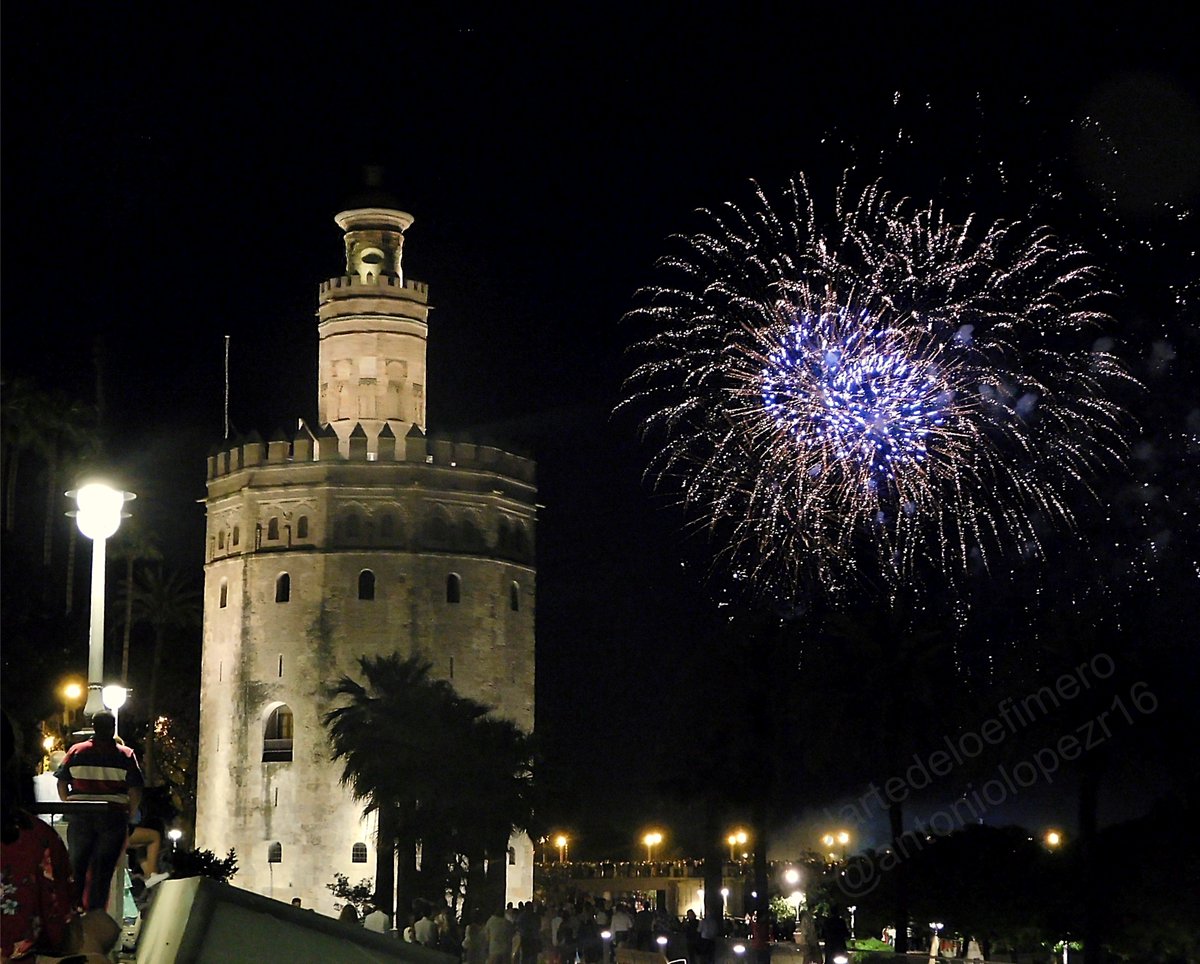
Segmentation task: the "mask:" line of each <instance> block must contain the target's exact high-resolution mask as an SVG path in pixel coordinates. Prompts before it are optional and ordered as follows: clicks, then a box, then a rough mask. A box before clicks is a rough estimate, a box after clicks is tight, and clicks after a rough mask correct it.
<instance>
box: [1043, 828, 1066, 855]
mask: <svg viewBox="0 0 1200 964" xmlns="http://www.w3.org/2000/svg"><path fill="white" fill-rule="evenodd" d="M1042 839H1043V840H1044V841H1045V842H1046V846H1047V847H1049V848H1050V849H1051V850H1056V849H1058V848H1059V847H1061V846H1062V842H1063V835H1062V833H1061V832H1059V831H1058V830H1047V831H1046V835H1045V836H1044V837H1043V838H1042Z"/></svg>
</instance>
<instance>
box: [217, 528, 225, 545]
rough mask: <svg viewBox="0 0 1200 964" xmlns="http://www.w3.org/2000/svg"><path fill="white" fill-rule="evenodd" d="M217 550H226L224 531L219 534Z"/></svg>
mask: <svg viewBox="0 0 1200 964" xmlns="http://www.w3.org/2000/svg"><path fill="white" fill-rule="evenodd" d="M217 548H218V549H224V548H225V530H224V529H222V530H221V531H220V532H218V533H217Z"/></svg>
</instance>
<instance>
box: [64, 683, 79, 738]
mask: <svg viewBox="0 0 1200 964" xmlns="http://www.w3.org/2000/svg"><path fill="white" fill-rule="evenodd" d="M83 693H84V688H83V686H82V685H81V684H80V683H79V682H77V681H76V680H73V679H71V680H67V682H65V683H64V684H63V685H62V686H61V687H59V690H58V695H59V698H60V699H61V700H62V705H63V715H62V725H63V731H64V732H65V731H67V730H68V729H70V727H71V722H72V720H73V719H74V716H75V710H76V709H78V707H79V701H80V700H82V699H83Z"/></svg>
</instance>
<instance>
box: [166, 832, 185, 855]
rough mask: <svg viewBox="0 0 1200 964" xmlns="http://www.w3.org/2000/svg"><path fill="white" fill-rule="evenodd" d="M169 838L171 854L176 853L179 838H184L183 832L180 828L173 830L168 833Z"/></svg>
mask: <svg viewBox="0 0 1200 964" xmlns="http://www.w3.org/2000/svg"><path fill="white" fill-rule="evenodd" d="M167 836H168V837H169V838H170V840H171V853H175V848H176V847H177V846H178V844H179V838H180V837H182V836H183V831H182V830H180V829H178V828H173V829H171V830H168V831H167Z"/></svg>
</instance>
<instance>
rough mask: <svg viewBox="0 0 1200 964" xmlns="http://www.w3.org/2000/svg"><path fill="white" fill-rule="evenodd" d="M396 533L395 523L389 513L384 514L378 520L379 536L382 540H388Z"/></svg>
mask: <svg viewBox="0 0 1200 964" xmlns="http://www.w3.org/2000/svg"><path fill="white" fill-rule="evenodd" d="M395 533H396V521H395V520H394V519H393V518H392V516H391V513H384V515H383V518H381V519H380V520H379V534H380V536H382V537H383V538H384V539H390V538H391V537H392V536H393V535H395Z"/></svg>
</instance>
